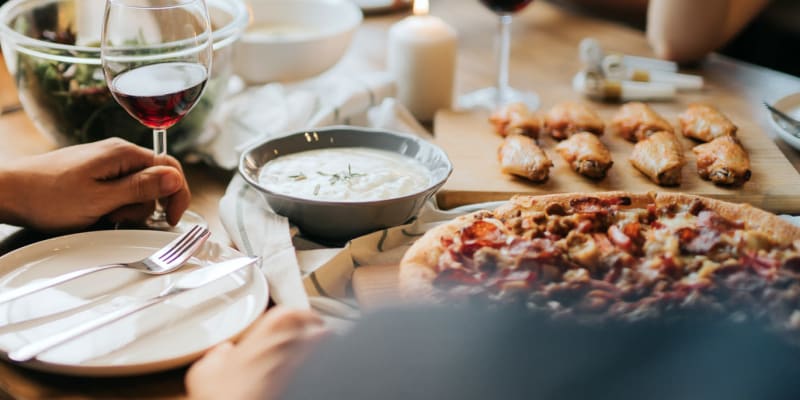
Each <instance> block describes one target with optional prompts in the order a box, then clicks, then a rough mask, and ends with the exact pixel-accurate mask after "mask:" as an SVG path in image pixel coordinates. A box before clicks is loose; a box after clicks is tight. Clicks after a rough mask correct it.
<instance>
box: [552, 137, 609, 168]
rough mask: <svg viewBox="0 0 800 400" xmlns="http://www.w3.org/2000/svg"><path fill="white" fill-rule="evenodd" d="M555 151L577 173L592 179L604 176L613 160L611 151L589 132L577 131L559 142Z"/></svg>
mask: <svg viewBox="0 0 800 400" xmlns="http://www.w3.org/2000/svg"><path fill="white" fill-rule="evenodd" d="M556 151H557V152H558V154H561V157H562V158H564V161H566V162H567V163H568V164H569V165H570V166H571V167H572V169H574V170H575V171H576V172H577V173H579V174H581V175H584V176H587V177H589V178H594V179H603V178H605V177H606V171H608V169H609V168H611V164H613V163H614V162H613V161H612V160H611V152H609V151H608V148H607V147H606V146H605V145H604V144H603V142H601V141H600V138H598V137H597V136H595V135H593V134H592V133H589V132H579V133H576V134H574V135H572V136H570V137H569V139H567V140H565V141H563V142H561V143H559V144H558V145H557V146H556Z"/></svg>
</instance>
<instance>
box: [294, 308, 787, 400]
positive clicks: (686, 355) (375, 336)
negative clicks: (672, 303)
mask: <svg viewBox="0 0 800 400" xmlns="http://www.w3.org/2000/svg"><path fill="white" fill-rule="evenodd" d="M798 376H800V353H799V352H798V350H797V348H795V347H792V346H790V345H788V344H787V343H786V342H785V341H784V340H783V339H780V338H778V337H777V336H775V335H773V334H771V333H767V332H765V331H764V330H762V329H761V328H758V327H755V326H752V325H747V324H734V323H731V322H726V321H722V322H703V323H697V322H687V321H684V322H675V323H669V324H667V323H650V324H641V323H640V324H634V325H630V324H625V325H609V326H606V327H604V328H600V327H590V326H586V325H577V324H573V323H567V322H552V321H548V320H545V319H543V318H539V317H533V316H530V315H529V314H527V313H525V312H521V313H516V312H479V311H474V310H472V311H467V310H460V311H459V310H448V309H433V310H397V311H391V312H383V313H378V314H376V315H371V316H368V317H366V318H365V319H364V320H363V321H360V322H359V323H358V324H357V325H356V327H355V328H354V330H353V331H352V332H351V333H350V334H349V335H347V336H345V337H342V338H338V339H335V340H333V341H331V342H329V343H327V344H325V345H323V346H322V347H321V348H320V349H318V351H317V352H315V354H314V355H313V356H312V357H311V358H310V359H309V360H308V361H307V362H306V363H305V364H304V366H303V367H302V368H301V370H300V371H299V373H298V374H297V376H296V379H295V380H294V382H293V383H292V384H291V385H290V388H289V390H288V392H287V395H286V396H285V398H287V399H348V400H351V399H352V400H355V399H365V400H366V399H370V400H373V399H376V400H378V399H383V400H389V399H459V400H467V399H637V400H638V399H704V400H705V399H726V400H727V399H798V398H800V384H798V383H797V382H798Z"/></svg>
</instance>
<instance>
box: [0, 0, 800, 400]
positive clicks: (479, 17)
mask: <svg viewBox="0 0 800 400" xmlns="http://www.w3.org/2000/svg"><path fill="white" fill-rule="evenodd" d="M433 3H434V4H433V5H432V13H433V14H435V15H438V16H440V17H441V18H442V19H444V20H445V21H447V22H448V23H449V24H451V25H452V26H453V27H454V28H455V29H456V30H457V31H458V34H459V58H458V67H457V74H456V90H457V93H459V94H462V93H466V92H468V91H471V90H474V89H479V88H481V87H485V86H490V85H491V84H492V83H493V81H494V78H493V77H494V69H495V67H494V61H493V60H494V58H493V57H494V56H493V54H494V53H493V41H494V32H495V27H496V18H495V17H494V16H493V15H492V14H491V13H489V12H488V11H487V10H486V9H484V8H483V7H482V6H481V5H480V4H479V2H477V1H459V0H441V1H436V2H433ZM403 16H404V14H389V15H379V16H369V17H367V18H366V19H365V21H364V24H363V25H362V27H361V28H360V29H359V30H358V32H357V34H356V36H355V38H354V42H353V44H352V46H351V48H350V50H349V52H348V54H347V55H346V56H345V57H346V58H351V59H357V60H359V62H362V63H363V62H366V63H368V65H369V66H370V67H373V68H375V69H383V68H384V66H385V65H384V64H385V43H386V36H387V31H388V28H389V26H390V25H391V24H392V23H394V22H395V21H397V20H399V19H400V18H402V17H403ZM512 32H513V33H512V35H513V36H512V37H513V40H512V50H511V51H512V53H511V54H512V56H511V57H512V59H511V63H510V81H511V84H512V86H514V87H516V88H518V89H527V90H533V91H536V92H537V93H538V94H539V96H540V97H541V98H542V102H543V105H544V106H548V105H551V104H553V103H555V102H557V101H560V100H564V99H568V98H577V95H576V94H575V93H574V92H573V91H572V89H571V87H570V84H569V82H570V81H571V78H572V75H574V73H575V72H576V71H577V70H578V69H579V68H580V63H579V62H578V60H577V44H578V42H579V41H580V40H581V39H582V38H583V37H586V36H593V37H595V38H596V39H598V40H599V41H600V43H602V44H603V45H604V46H606V47H607V48H609V49H611V50H614V51H619V52H624V53H630V54H638V55H645V56H646V55H651V54H652V53H651V51H650V49H649V47H648V45H647V42H646V40H645V37H644V35H643V33H642V32H640V31H636V30H633V29H629V28H627V27H623V26H620V25H617V24H614V23H611V22H607V21H603V20H598V19H593V18H589V17H585V16H579V15H575V14H571V13H567V12H565V11H563V10H562V9H560V8H558V7H556V6H553V5H550V4H548V3H545V2H539V3H535V5H533V6H532V7H529V8H528V9H526V10H524V11H522V12H521V13H519V14H518V15H517V16H515V18H514V24H513V30H512ZM687 72H690V73H696V74H701V75H703V76H704V77H705V79H706V81H707V83H708V89H707V90H705V91H704V92H702V93H699V94H693V95H688V96H690V97H686V98H684V100H687V99H688V100H692V99H705V100H708V101H711V102H713V103H714V104H717V105H718V106H719V107H720V108H722V109H723V110H726V111H727V112H729V113H736V118H747V119H749V120H751V121H753V122H755V124H756V125H757V126H759V127H760V128H761V129H762V130H763V131H764V133H765V134H766V135H768V136H770V137H771V138H773V139H774V132H772V130H771V128H770V125H769V122H768V120H767V114H766V113H765V112H764V110H763V108H762V106H761V102H762V101H764V100H767V101H774V100H776V99H779V98H781V97H783V96H785V95H788V94H791V93H795V92H798V91H800V79H798V78H796V77H793V76H790V75H786V74H783V73H780V72H775V71H772V70H769V69H765V68H761V67H757V66H753V65H750V64H746V63H742V62H738V61H735V60H731V59H729V58H726V57H723V56H719V55H712V56H710V57H708V59H707V60H706V61H704V62H703V63H702V64H700V65H698V66H697V67H696V69H691V70H687ZM16 101H17V100H16V92H15V90H14V88H13V82H12V80H11V78H10V77H9V76H8V73H7V72H6V70H5V65H3V66H2V67H0V105H6V104H10V103H14V102H16ZM0 143H2V145H1V146H0V161H2V162H8V161H9V160H12V161H13V159H14V158H18V157H22V156H26V155H30V154H37V153H42V152H45V151H48V150H51V149H53V148H54V147H55V145H54V144H53V142H51V141H50V140H49V139H48V138H46V137H44V136H42V135H41V134H40V133H38V131H37V130H36V129H35V127H34V126H33V124H32V123H31V122H30V120H29V119H28V118H27V116H26V115H25V114H24V113H22V112H18V113H14V114H9V115H5V116H2V117H0ZM777 144H778V146H779V147H780V149H781V150H782V151H783V152H784V154H785V155H786V157H787V159H789V161H790V162H791V163H792V165H793V166H794V167H795V169H798V170H800V153H798V152H796V151H795V150H793V149H791V148H790V147H789V146H787V145H786V144H785V143H783V142H781V141H780V140H778V141H777ZM186 174H187V177H188V179H189V183H190V186H191V189H192V193H193V198H192V205H191V208H192V209H193V210H195V211H197V212H199V213H200V214H202V215H204V216H205V217H206V219H207V220H208V222H209V224H210V227H211V231H212V232H213V234H214V237H215V238H216V240H218V241H222V242H227V241H228V237H227V235H226V233H225V230H224V229H223V227H222V225H221V223H220V221H219V218H218V210H217V207H218V201H219V199H220V197H221V196H222V194H223V193H224V191H225V187H226V185H227V183H228V181H229V180H230V178H231V177H232V176H233V173H232V172H229V171H221V170H217V169H213V168H210V167H207V166H202V165H192V166H187V167H186ZM184 373H185V369H179V370H174V371H168V372H165V373H159V374H154V375H149V376H142V377H129V378H114V379H85V378H72V377H62V376H55V375H49V374H42V373H36V372H31V371H28V370H25V369H22V368H19V367H15V366H13V365H9V364H8V363H4V362H2V363H0V389H2V390H0V399H2V398H4V397H7V396H8V395H11V396H13V397H20V398H49V399H66V398H69V399H84V398H144V397H148V398H163V399H167V398H181V397H183V396H184V388H183V376H184ZM3 391H5V392H7V393H8V395H4V393H2V392H3Z"/></svg>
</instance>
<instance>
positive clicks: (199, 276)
mask: <svg viewBox="0 0 800 400" xmlns="http://www.w3.org/2000/svg"><path fill="white" fill-rule="evenodd" d="M258 259H259V258H258V257H239V258H234V259H232V260H228V261H223V262H221V263H218V264H214V265H211V266H207V267H203V268H200V269H198V270H195V271H192V272H190V273H188V274H186V275H184V276H183V277H181V278H180V279H178V281H177V282H175V283H174V284H172V285H170V286H169V287H168V288H166V289H164V291H163V292H161V293H160V294H159V295H158V296H155V297H151V298H149V299H146V300H140V301H138V302H136V303H133V304H130V305H128V306H125V307H122V308H120V309H118V310H116V311H112V312H110V313H108V314H105V315H103V316H100V317H98V318H95V319H93V320H90V321H87V322H84V323H82V324H80V325H77V326H75V327H73V328H70V329H67V330H66V331H62V332H59V333H56V334H54V335H52V336H49V337H46V338H44V339H42V340H39V341H35V342H32V343H28V344H26V345H24V346H22V347H20V348H18V349H16V350H14V351H12V352H10V353H8V358H9V359H10V360H12V361H17V362H25V361H29V360H31V359H33V358H35V357H36V356H38V355H39V354H41V353H43V352H45V351H47V350H50V349H52V348H53V347H56V346H60V345H62V344H64V343H67V342H69V341H71V340H74V339H75V338H77V337H79V336H82V335H85V334H86V333H89V332H91V331H93V330H95V329H98V328H101V327H103V326H106V325H108V324H110V323H112V322H115V321H119V320H120V319H122V318H125V317H127V316H129V315H131V314H134V313H136V312H139V311H141V310H144V309H146V308H149V307H152V306H154V305H156V304H158V303H161V302H162V301H164V300H166V299H168V298H170V297H172V296H174V295H177V294H180V293H183V292H185V291H188V290H192V289H197V288H199V287H201V286H203V285H207V284H209V283H211V282H213V281H215V280H217V279H220V278H222V277H225V276H227V275H230V274H232V273H234V272H236V271H238V270H240V269H242V268H244V267H246V266H248V265H250V264H253V263H254V262H256V261H258Z"/></svg>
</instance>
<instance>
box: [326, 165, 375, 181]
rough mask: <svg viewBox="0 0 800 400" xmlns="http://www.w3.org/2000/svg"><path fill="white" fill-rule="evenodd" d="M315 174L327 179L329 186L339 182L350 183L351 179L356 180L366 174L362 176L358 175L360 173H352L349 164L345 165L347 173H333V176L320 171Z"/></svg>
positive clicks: (361, 174)
mask: <svg viewBox="0 0 800 400" xmlns="http://www.w3.org/2000/svg"><path fill="white" fill-rule="evenodd" d="M317 174H319V175H322V176H327V177H329V179H328V182H329V183H330V184H331V185H335V184H336V183H337V182H339V181H341V182H347V183H350V181H351V180H352V179H353V178H358V177H360V176H367V174H363V173H360V172H353V169H352V168H351V167H350V164H347V172H340V173H335V174H327V173H325V172H322V171H317Z"/></svg>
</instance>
